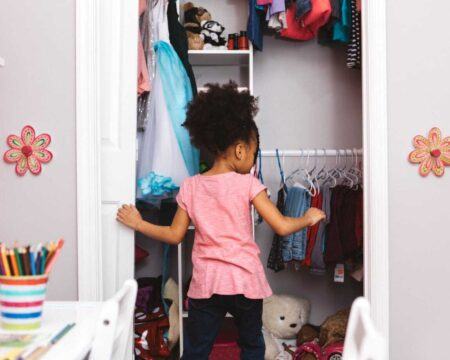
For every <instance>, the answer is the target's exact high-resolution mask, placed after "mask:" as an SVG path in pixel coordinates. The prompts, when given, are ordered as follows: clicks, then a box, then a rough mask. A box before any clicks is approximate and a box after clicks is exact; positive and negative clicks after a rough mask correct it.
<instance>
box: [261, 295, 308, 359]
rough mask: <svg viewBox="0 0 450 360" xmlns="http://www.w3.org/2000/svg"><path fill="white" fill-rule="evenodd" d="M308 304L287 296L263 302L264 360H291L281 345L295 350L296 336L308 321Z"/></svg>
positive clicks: (300, 299)
mask: <svg viewBox="0 0 450 360" xmlns="http://www.w3.org/2000/svg"><path fill="white" fill-rule="evenodd" d="M309 314H310V303H309V301H308V300H306V299H302V298H298V297H294V296H289V295H272V296H271V297H269V298H267V299H265V300H264V306H263V317H262V320H263V333H264V341H265V343H266V353H265V356H264V359H265V360H282V359H286V360H287V359H292V356H291V354H290V353H289V351H286V350H285V349H284V347H283V343H285V344H287V345H288V346H289V345H292V346H293V349H295V344H296V338H297V334H298V332H299V331H300V329H301V327H302V326H303V325H304V324H306V323H307V322H308V320H309Z"/></svg>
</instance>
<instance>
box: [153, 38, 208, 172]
mask: <svg viewBox="0 0 450 360" xmlns="http://www.w3.org/2000/svg"><path fill="white" fill-rule="evenodd" d="M153 47H154V49H155V52H156V61H157V64H158V71H159V72H160V74H161V82H162V87H163V92H164V97H165V99H166V104H167V110H168V112H169V116H170V120H171V122H172V126H173V130H174V132H175V136H176V138H177V141H178V145H179V147H180V151H181V154H182V156H183V159H184V162H185V164H186V168H187V170H188V172H189V175H190V176H193V175H195V174H198V172H199V165H200V151H199V150H198V149H197V148H195V147H194V146H193V145H192V144H191V139H190V137H189V133H188V131H187V129H186V128H185V127H184V126H182V125H183V123H184V121H185V120H186V109H187V106H188V104H189V102H190V101H191V100H192V97H193V96H192V87H191V82H190V80H189V77H188V76H187V74H186V70H185V69H184V66H183V63H182V62H181V60H180V58H179V57H178V55H177V53H176V52H175V50H174V48H173V47H172V45H170V44H168V43H167V42H165V41H157V42H156V43H155V44H154V45H153Z"/></svg>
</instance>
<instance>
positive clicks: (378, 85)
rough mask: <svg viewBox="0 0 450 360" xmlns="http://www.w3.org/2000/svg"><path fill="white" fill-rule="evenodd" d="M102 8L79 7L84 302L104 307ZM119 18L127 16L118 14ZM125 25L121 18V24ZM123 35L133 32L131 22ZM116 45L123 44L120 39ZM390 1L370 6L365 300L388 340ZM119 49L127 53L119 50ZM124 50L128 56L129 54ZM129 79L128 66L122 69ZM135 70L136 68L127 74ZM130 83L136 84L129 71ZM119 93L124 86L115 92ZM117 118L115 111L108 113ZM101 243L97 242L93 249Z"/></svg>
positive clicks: (365, 31)
mask: <svg viewBox="0 0 450 360" xmlns="http://www.w3.org/2000/svg"><path fill="white" fill-rule="evenodd" d="M100 1H101V0H78V1H76V84H77V91H76V96H77V98H76V109H77V207H78V209H77V212H78V296H79V299H80V300H85V301H88V300H101V299H102V283H103V281H102V245H101V231H102V230H101V173H100V165H101V139H100V121H101V117H100V114H101V113H102V111H105V109H104V107H105V106H108V102H107V101H104V100H103V101H102V99H101V97H100V93H99V89H100V88H101V87H100V84H101V81H102V79H101V77H100V76H99V74H100V69H99V59H100V56H101V53H100V51H101V50H100V49H101V47H100V46H99V39H102V38H104V36H103V35H104V34H102V31H104V30H103V29H102V26H101V24H102V16H101V15H102V14H101V13H100V12H99V3H100ZM113 11H117V12H119V11H120V7H116V9H115V10H113ZM118 18H120V16H118ZM118 26H119V27H121V29H120V30H121V31H120V33H123V32H126V31H131V29H133V28H132V27H129V26H127V25H126V23H125V22H122V23H121V24H118ZM114 41H117V42H119V41H121V39H115V40H114ZM386 47H387V41H386V0H378V1H369V0H363V12H362V49H363V64H362V72H363V82H362V87H363V89H362V90H363V91H362V94H363V149H364V184H365V188H364V190H365V191H364V229H365V230H364V232H365V237H364V238H365V242H364V250H365V254H366V255H365V262H364V272H365V286H364V292H365V296H366V297H367V298H368V299H369V301H370V303H371V306H372V316H373V319H374V321H375V324H376V326H377V328H378V329H379V330H380V331H381V332H382V333H383V335H384V336H385V338H386V340H388V338H389V222H388V220H389V215H388V210H389V206H388V163H387V162H388V130H387V129H388V119H387V69H386ZM119 48H120V47H119ZM121 49H124V48H123V47H122V48H121ZM121 66H122V71H123V72H124V73H125V74H126V72H127V66H128V64H126V63H123V64H121ZM128 67H129V68H130V69H133V70H134V67H132V66H128ZM129 76H136V74H135V73H134V71H129ZM116 85H117V87H118V88H120V86H121V84H120V83H117V84H116ZM108 111H110V109H108ZM93 239H97V241H93Z"/></svg>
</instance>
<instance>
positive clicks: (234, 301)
mask: <svg viewBox="0 0 450 360" xmlns="http://www.w3.org/2000/svg"><path fill="white" fill-rule="evenodd" d="M262 305H263V301H262V300H261V299H258V300H254V299H247V298H246V297H245V296H243V295H213V296H212V297H211V298H209V299H189V317H188V319H187V325H186V337H185V349H184V353H183V356H182V359H183V360H208V357H209V354H210V353H211V350H212V347H213V345H214V341H215V339H216V337H217V334H218V332H219V330H220V327H221V324H222V321H223V319H224V318H225V315H226V314H227V312H228V313H230V314H231V315H233V317H234V320H235V323H236V326H237V328H238V333H239V339H238V343H239V347H240V348H241V359H242V360H263V359H264V352H265V345H264V337H263V335H262V331H261V330H262Z"/></svg>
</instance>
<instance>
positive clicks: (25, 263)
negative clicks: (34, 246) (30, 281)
mask: <svg viewBox="0 0 450 360" xmlns="http://www.w3.org/2000/svg"><path fill="white" fill-rule="evenodd" d="M20 256H21V258H22V264H23V267H24V269H23V270H24V275H27V276H28V275H31V271H30V262H29V256H28V251H27V249H26V248H21V249H20Z"/></svg>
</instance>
